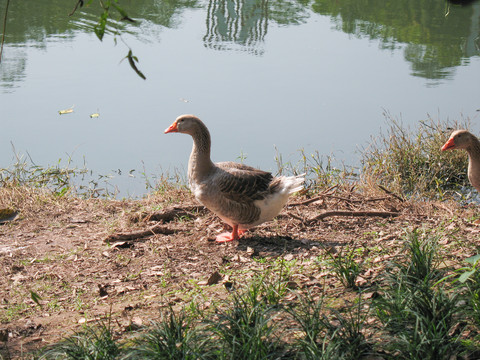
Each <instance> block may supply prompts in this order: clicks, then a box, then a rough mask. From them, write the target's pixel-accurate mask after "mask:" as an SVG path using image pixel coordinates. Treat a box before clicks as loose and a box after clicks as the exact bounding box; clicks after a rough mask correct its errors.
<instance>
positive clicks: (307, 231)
mask: <svg viewBox="0 0 480 360" xmlns="http://www.w3.org/2000/svg"><path fill="white" fill-rule="evenodd" d="M312 196H313V197H309V196H307V195H299V196H297V197H294V198H292V199H291V200H290V202H289V206H287V207H286V208H285V209H284V210H283V212H282V213H281V214H280V215H279V216H278V217H277V218H276V219H275V220H273V221H270V222H268V223H265V224H263V225H261V226H258V227H257V228H255V229H253V230H251V231H249V232H247V233H246V234H244V236H243V237H242V238H241V239H240V240H239V241H233V242H231V243H226V244H219V243H216V242H215V241H214V238H215V234H216V233H218V232H220V231H222V230H223V228H224V226H223V224H222V222H221V221H220V220H219V219H218V218H217V217H216V216H214V215H213V214H211V213H210V212H209V211H208V210H205V209H202V208H201V207H199V206H198V204H197V203H196V202H195V200H194V199H193V198H192V196H191V195H190V193H189V192H188V191H186V190H181V189H169V190H166V191H164V192H162V193H157V194H155V195H151V196H149V197H147V198H145V199H141V200H123V201H118V200H99V199H86V200H84V199H79V198H75V197H61V198H56V197H54V196H53V195H50V194H46V193H43V192H41V191H40V190H31V189H0V208H15V210H17V211H18V212H19V215H18V216H17V218H16V219H15V220H13V221H10V222H7V223H5V224H3V225H0V354H2V355H3V356H4V357H6V358H9V357H10V358H16V357H21V356H24V355H25V354H27V353H28V352H29V351H32V350H34V349H38V348H41V347H44V346H46V345H47V344H51V343H54V342H56V341H58V340H60V339H61V338H62V337H65V336H68V335H70V334H72V333H73V332H74V331H75V330H78V329H80V328H81V326H82V325H83V324H85V323H87V324H88V323H93V322H95V321H97V320H99V319H105V318H106V317H107V316H110V318H112V319H114V322H115V326H116V327H117V329H118V332H119V333H121V332H127V331H130V330H132V329H134V328H138V327H141V326H142V325H145V324H148V322H149V320H151V319H158V318H159V316H160V311H161V309H162V308H165V307H167V306H168V305H170V306H172V305H173V306H174V307H177V308H181V307H182V306H188V304H189V303H190V302H191V301H192V300H195V301H197V302H199V303H200V304H201V306H203V307H205V308H208V307H209V306H211V304H212V302H214V301H217V300H219V299H224V298H226V297H227V296H228V288H229V287H234V286H239V285H241V284H244V283H246V282H248V280H249V279H250V278H251V277H252V276H253V275H254V274H255V273H258V272H262V271H265V269H266V267H268V266H269V261H270V260H272V259H276V258H279V257H283V258H284V259H285V260H288V261H292V262H294V263H295V264H296V265H295V266H294V271H293V272H292V276H291V280H292V284H293V287H294V288H296V289H297V290H298V291H302V290H307V289H308V290H309V291H317V292H321V291H329V292H331V295H332V296H334V297H335V296H337V297H342V296H344V294H343V293H344V292H345V290H344V288H343V287H341V286H340V285H339V283H338V281H337V280H336V279H335V276H334V275H333V274H332V272H331V271H330V270H329V269H328V268H327V267H326V266H325V265H324V264H323V263H322V262H319V261H318V259H319V258H321V257H322V256H324V255H325V252H326V251H330V252H336V251H337V252H338V251H341V249H342V248H344V247H345V246H346V245H348V246H352V245H353V246H356V247H358V248H361V249H362V252H361V253H362V254H363V255H362V256H363V257H365V258H368V259H369V262H368V267H367V268H366V269H365V272H364V273H363V274H362V276H361V277H360V278H359V279H360V280H359V281H363V282H364V283H371V282H373V281H374V279H375V277H376V276H378V274H379V273H381V272H382V270H383V268H384V266H385V263H386V262H387V261H388V260H389V259H391V258H394V257H395V256H399V254H401V252H402V249H403V247H402V236H403V235H404V234H405V231H408V230H412V229H414V228H420V229H424V230H426V231H429V232H431V233H432V234H435V235H438V236H439V243H440V244H441V246H442V252H443V253H444V255H445V260H446V262H450V263H452V264H459V266H460V265H461V263H462V261H463V260H464V259H465V258H467V257H469V256H471V255H474V254H476V252H477V247H478V244H479V241H478V240H479V236H480V235H479V234H480V227H478V226H477V225H476V223H475V220H476V219H477V218H478V215H479V211H478V208H477V207H476V206H473V205H470V206H466V207H462V206H460V205H459V204H458V203H454V202H450V203H440V202H429V201H422V202H413V201H403V199H401V198H399V197H397V196H395V195H392V194H389V193H387V192H383V191H381V190H379V192H378V193H376V194H372V195H370V194H369V196H366V195H363V194H361V193H359V192H357V191H355V189H345V188H343V189H340V188H338V187H333V188H330V189H325V190H324V191H323V192H321V193H320V194H316V195H312ZM320 214H324V215H323V216H324V217H323V218H319V217H318V216H319V215H320ZM217 272H218V274H217ZM218 275H219V276H218ZM325 284H327V285H328V286H326V287H325ZM37 296H38V297H37Z"/></svg>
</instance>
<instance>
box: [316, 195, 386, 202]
mask: <svg viewBox="0 0 480 360" xmlns="http://www.w3.org/2000/svg"><path fill="white" fill-rule="evenodd" d="M324 196H325V197H329V198H332V199H338V200H343V201H346V202H351V203H363V202H372V201H381V200H387V199H388V197H386V196H384V197H378V198H370V199H359V200H352V199H347V198H344V197H342V196H337V195H329V194H326V195H324Z"/></svg>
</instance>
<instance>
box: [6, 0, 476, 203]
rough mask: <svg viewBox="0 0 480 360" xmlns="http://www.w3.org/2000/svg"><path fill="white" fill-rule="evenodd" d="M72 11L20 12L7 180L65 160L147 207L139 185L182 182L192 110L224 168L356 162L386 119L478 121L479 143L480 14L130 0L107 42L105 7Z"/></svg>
mask: <svg viewBox="0 0 480 360" xmlns="http://www.w3.org/2000/svg"><path fill="white" fill-rule="evenodd" d="M5 3H6V2H5V1H2V2H0V14H2V16H1V18H2V19H3V14H4V12H5ZM75 3H76V1H73V0H72V1H65V0H36V1H34V2H25V1H24V2H20V1H12V2H10V6H9V11H8V18H7V23H6V36H5V44H4V48H3V55H2V62H1V64H0V79H1V83H0V119H1V124H2V127H1V131H0V168H1V167H7V166H10V165H11V164H12V163H14V162H15V161H16V159H15V154H22V155H23V156H25V157H29V158H31V161H32V162H33V163H35V164H38V165H40V166H45V167H46V166H49V165H52V164H57V163H58V162H60V163H61V164H66V163H68V161H71V162H72V165H71V166H76V167H83V166H85V167H87V168H88V169H90V170H92V171H93V172H94V175H93V176H94V177H95V176H101V175H107V174H111V175H112V176H113V178H110V179H108V183H109V184H111V185H112V186H116V187H118V189H119V191H120V193H119V196H139V195H142V194H143V193H145V191H147V190H146V187H145V183H146V179H145V178H147V179H148V180H149V181H155V178H156V177H159V176H161V174H166V173H170V174H173V173H174V172H175V171H177V173H179V174H180V175H181V176H185V173H186V170H185V169H186V165H187V161H188V156H189V153H190V150H191V138H190V137H188V136H185V135H179V134H168V135H165V134H164V133H163V131H164V129H165V128H166V127H168V126H169V125H170V124H171V123H172V122H173V121H174V120H175V118H176V117H177V116H178V115H180V114H184V113H192V114H196V115H198V116H199V117H200V118H201V119H203V120H204V122H205V123H206V124H207V126H208V127H209V129H210V131H211V134H212V141H213V148H212V158H213V160H214V161H225V160H234V161H235V160H238V159H239V158H245V160H244V162H245V163H247V164H249V165H252V166H257V167H261V168H262V169H264V170H270V171H273V172H276V171H277V163H276V160H275V157H276V155H277V152H278V153H279V154H281V155H282V158H283V161H291V162H296V161H298V160H299V159H300V153H299V150H300V149H304V150H305V152H306V153H307V154H311V153H314V152H315V151H318V153H319V154H322V155H325V156H328V155H333V157H334V158H335V159H336V160H337V161H339V163H342V162H343V163H345V164H349V165H355V164H358V162H359V156H360V155H359V151H360V149H362V148H364V147H365V146H366V145H367V144H368V142H369V141H370V138H371V136H375V135H378V134H379V132H380V129H382V128H385V127H386V120H385V115H384V113H385V112H386V113H389V114H390V116H392V117H394V118H397V119H401V121H403V123H404V124H408V125H411V126H412V127H415V126H416V125H417V124H418V123H419V121H422V120H424V119H426V118H427V117H428V116H431V117H433V118H434V119H442V120H445V119H452V120H453V119H459V120H461V119H464V118H470V119H471V120H472V123H473V130H474V131H477V132H479V131H480V127H479V126H477V123H478V120H479V116H480V112H479V111H478V110H479V109H480V2H478V1H473V2H470V3H469V4H467V5H463V6H461V5H454V4H450V3H447V2H445V1H443V0H437V1H431V0H429V1H427V0H344V1H338V0H316V1H313V2H312V1H301V2H300V1H298V2H297V1H288V0H284V1H267V0H223V1H222V0H209V1H200V0H199V1H197V0H185V1H175V0H172V1H168V2H163V1H155V0H150V1H147V0H136V1H127V0H121V1H120V2H119V3H120V4H121V5H122V6H123V7H124V8H125V10H127V12H128V14H129V16H130V17H132V18H134V19H135V20H136V23H135V24H130V23H125V22H118V23H114V24H113V25H115V26H118V27H119V28H120V29H121V36H114V35H112V34H106V35H105V37H104V39H103V41H102V42H101V41H99V40H98V38H97V37H96V36H95V33H94V32H93V29H92V27H93V26H94V25H95V24H96V22H97V21H98V18H99V15H100V13H101V10H100V8H99V6H98V5H97V2H95V1H94V2H93V3H92V4H91V6H89V7H83V8H80V9H77V11H76V12H75V14H73V15H72V16H68V14H69V13H70V12H71V11H72V9H73V7H74V5H75ZM114 18H115V17H114ZM2 23H3V22H2ZM129 49H131V50H132V52H133V54H134V55H135V56H136V57H137V58H138V60H139V62H138V63H137V65H138V68H139V69H140V71H141V72H142V73H143V74H145V76H146V78H147V79H146V80H142V79H141V78H140V77H139V76H138V75H137V74H136V73H135V72H134V71H133V70H132V68H131V67H130V66H129V63H128V61H127V60H126V59H124V58H125V56H126V55H127V53H128V51H129ZM122 59H124V60H123V61H122ZM72 107H73V112H72V113H69V114H64V115H59V111H60V110H65V109H69V108H72ZM94 113H98V114H99V116H98V117H93V118H92V117H90V115H91V114H94ZM13 147H14V150H13ZM142 173H143V175H142ZM102 179H104V178H102ZM100 181H101V182H102V181H103V180H100Z"/></svg>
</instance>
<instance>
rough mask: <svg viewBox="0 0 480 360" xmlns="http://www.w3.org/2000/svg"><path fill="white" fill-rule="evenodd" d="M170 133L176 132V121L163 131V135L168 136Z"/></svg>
mask: <svg viewBox="0 0 480 360" xmlns="http://www.w3.org/2000/svg"><path fill="white" fill-rule="evenodd" d="M171 132H178V128H177V122H176V121H175V122H174V123H173V124H172V125H170V126H169V127H168V128H167V129H165V134H168V133H171Z"/></svg>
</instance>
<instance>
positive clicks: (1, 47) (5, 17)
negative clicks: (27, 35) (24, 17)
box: [0, 0, 10, 63]
mask: <svg viewBox="0 0 480 360" xmlns="http://www.w3.org/2000/svg"><path fill="white" fill-rule="evenodd" d="M9 4H10V0H7V6H6V8H5V16H4V18H3V34H2V45H1V46H0V63H1V62H2V54H3V43H4V42H5V32H6V31H7V15H8V5H9Z"/></svg>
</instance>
